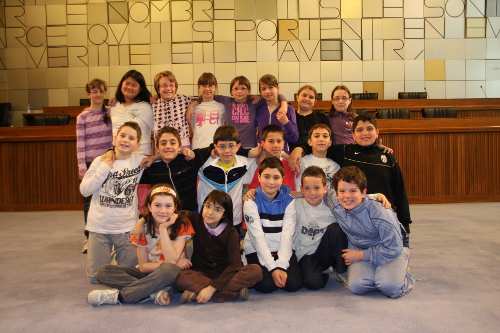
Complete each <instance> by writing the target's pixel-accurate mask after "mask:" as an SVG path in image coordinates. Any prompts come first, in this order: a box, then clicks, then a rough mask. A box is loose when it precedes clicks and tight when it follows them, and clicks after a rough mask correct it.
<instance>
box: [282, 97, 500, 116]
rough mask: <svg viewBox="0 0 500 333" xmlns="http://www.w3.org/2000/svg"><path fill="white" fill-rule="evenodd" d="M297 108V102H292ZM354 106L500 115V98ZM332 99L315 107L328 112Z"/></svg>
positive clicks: (415, 113) (396, 101)
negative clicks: (446, 109)
mask: <svg viewBox="0 0 500 333" xmlns="http://www.w3.org/2000/svg"><path fill="white" fill-rule="evenodd" d="M291 104H292V105H293V107H294V108H295V109H297V102H296V101H293V102H291ZM352 105H353V107H354V108H366V110H367V111H368V113H369V114H370V115H372V116H373V115H374V113H375V110H376V109H381V108H409V109H410V117H411V118H412V119H413V118H422V108H424V107H441V106H455V107H456V108H457V114H458V117H459V118H471V117H500V98H464V99H390V100H355V101H352ZM331 106H332V103H331V101H329V100H328V101H316V104H315V105H314V108H315V109H324V110H325V112H328V111H329V110H330V108H331Z"/></svg>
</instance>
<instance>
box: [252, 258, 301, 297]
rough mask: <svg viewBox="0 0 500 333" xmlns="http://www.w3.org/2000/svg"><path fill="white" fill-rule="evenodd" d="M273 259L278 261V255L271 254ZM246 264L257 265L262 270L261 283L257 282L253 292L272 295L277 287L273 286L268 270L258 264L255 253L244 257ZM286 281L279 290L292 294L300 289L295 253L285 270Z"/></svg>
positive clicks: (299, 276)
mask: <svg viewBox="0 0 500 333" xmlns="http://www.w3.org/2000/svg"><path fill="white" fill-rule="evenodd" d="M271 254H272V256H273V257H274V260H277V259H278V255H277V254H276V253H271ZM246 258H247V262H248V263H249V264H257V265H259V266H260V268H262V281H260V282H257V283H256V284H255V286H254V287H253V288H254V289H255V290H257V291H258V292H261V293H265V294H267V293H272V292H273V291H275V290H277V289H278V287H277V286H276V285H275V284H274V280H273V277H272V275H271V273H270V272H269V271H268V269H267V268H266V267H264V266H262V265H261V264H260V262H259V257H258V256H257V252H255V253H251V254H248V255H246ZM286 273H287V275H288V276H287V279H286V284H285V287H283V288H281V289H283V290H286V291H289V292H294V291H297V290H299V289H300V288H302V275H301V274H300V267H299V263H298V262H297V256H296V255H295V252H293V253H292V256H291V257H290V266H288V269H287V270H286Z"/></svg>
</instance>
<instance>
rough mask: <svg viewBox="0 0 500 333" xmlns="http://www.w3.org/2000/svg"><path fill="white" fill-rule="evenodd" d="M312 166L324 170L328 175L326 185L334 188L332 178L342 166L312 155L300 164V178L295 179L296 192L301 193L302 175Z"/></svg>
mask: <svg viewBox="0 0 500 333" xmlns="http://www.w3.org/2000/svg"><path fill="white" fill-rule="evenodd" d="M311 165H316V166H318V167H320V168H321V169H323V171H324V172H325V174H326V184H327V185H328V188H333V181H332V178H333V175H334V174H335V172H337V171H339V169H340V166H339V165H338V164H337V163H335V162H334V161H332V160H331V159H329V158H327V157H325V158H320V157H316V156H314V155H313V154H310V155H306V156H304V157H303V158H302V162H301V163H300V177H299V178H295V191H300V189H301V186H300V185H301V179H302V173H303V172H304V170H305V169H306V168H307V167H310V166H311Z"/></svg>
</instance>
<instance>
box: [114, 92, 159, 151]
mask: <svg viewBox="0 0 500 333" xmlns="http://www.w3.org/2000/svg"><path fill="white" fill-rule="evenodd" d="M110 115H111V123H112V125H113V137H114V136H115V135H117V134H118V129H119V128H120V126H121V125H123V124H124V123H126V122H127V121H134V122H136V123H138V124H139V127H140V128H141V131H142V137H141V147H140V148H139V150H138V151H134V153H139V154H144V155H151V131H152V130H153V127H154V118H153V110H151V105H149V103H146V102H139V103H134V104H132V105H129V106H124V105H123V104H122V103H120V102H116V104H115V105H114V106H113V107H112V108H111V110H110ZM155 133H156V131H155Z"/></svg>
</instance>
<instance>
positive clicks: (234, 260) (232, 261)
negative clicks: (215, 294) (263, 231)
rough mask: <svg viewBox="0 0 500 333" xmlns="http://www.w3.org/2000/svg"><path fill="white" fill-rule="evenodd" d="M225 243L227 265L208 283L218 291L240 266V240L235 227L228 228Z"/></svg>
mask: <svg viewBox="0 0 500 333" xmlns="http://www.w3.org/2000/svg"><path fill="white" fill-rule="evenodd" d="M226 228H228V227H226ZM226 245H227V258H228V265H227V267H226V269H225V270H224V271H223V272H222V273H221V275H219V277H218V278H216V279H215V280H213V281H212V282H211V283H210V285H211V286H212V287H214V288H215V289H217V290H218V291H222V290H223V289H224V287H225V286H226V285H227V284H228V282H229V281H230V280H231V279H232V278H233V276H234V275H235V274H236V273H238V271H239V270H240V268H241V267H242V264H241V257H240V241H239V236H238V232H237V231H236V229H234V228H231V229H230V230H229V234H228V236H227V244H226Z"/></svg>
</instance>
